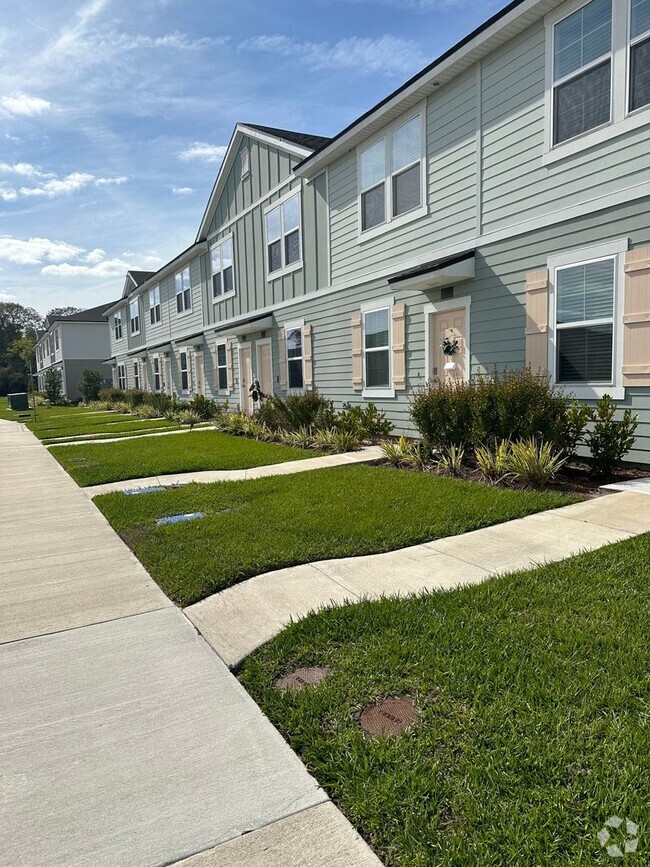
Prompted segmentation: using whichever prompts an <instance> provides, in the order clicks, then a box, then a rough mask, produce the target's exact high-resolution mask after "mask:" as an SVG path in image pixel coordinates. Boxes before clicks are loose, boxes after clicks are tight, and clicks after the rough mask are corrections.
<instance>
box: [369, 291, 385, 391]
mask: <svg viewBox="0 0 650 867" xmlns="http://www.w3.org/2000/svg"><path fill="white" fill-rule="evenodd" d="M363 368H364V370H363V383H364V388H389V387H390V309H389V308H388V307H382V308H380V309H378V310H366V311H364V313H363Z"/></svg>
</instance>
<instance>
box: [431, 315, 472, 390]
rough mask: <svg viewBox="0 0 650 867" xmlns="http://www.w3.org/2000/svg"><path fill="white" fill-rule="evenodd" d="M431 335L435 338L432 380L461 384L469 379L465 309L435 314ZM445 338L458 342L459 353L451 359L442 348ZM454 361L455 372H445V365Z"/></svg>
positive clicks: (432, 355)
mask: <svg viewBox="0 0 650 867" xmlns="http://www.w3.org/2000/svg"><path fill="white" fill-rule="evenodd" d="M431 317H432V320H433V321H432V327H431V334H432V336H433V340H432V344H433V345H432V347H431V370H430V375H431V379H433V380H436V379H440V380H442V381H443V382H449V381H456V382H461V381H462V380H464V379H468V375H467V374H468V371H467V342H466V340H467V336H466V328H467V314H466V310H465V308H464V307H459V308H458V309H457V310H445V311H444V312H441V313H433V314H431ZM445 337H447V338H449V339H450V340H457V341H458V352H457V353H456V354H455V355H453V356H451V357H449V356H446V355H445V354H444V353H443V351H442V348H441V343H442V342H443V340H444V339H445ZM448 361H454V362H455V363H456V367H455V369H454V370H445V369H444V368H445V364H446V363H447V362H448Z"/></svg>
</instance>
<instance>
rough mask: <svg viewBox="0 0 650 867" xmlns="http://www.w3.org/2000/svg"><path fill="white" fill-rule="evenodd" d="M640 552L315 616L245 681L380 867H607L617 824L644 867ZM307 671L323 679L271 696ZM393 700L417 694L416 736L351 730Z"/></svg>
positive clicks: (629, 545) (593, 556) (644, 593)
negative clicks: (605, 835) (634, 840)
mask: <svg viewBox="0 0 650 867" xmlns="http://www.w3.org/2000/svg"><path fill="white" fill-rule="evenodd" d="M403 475H405V476H406V475H408V474H403ZM649 559H650V535H645V536H641V537H638V538H636V539H632V540H629V541H626V542H621V543H619V544H616V545H612V546H609V547H607V548H603V549H601V550H599V551H597V552H594V553H590V554H584V555H581V556H579V557H575V558H572V559H570V560H566V561H564V562H561V563H555V564H551V565H547V566H544V567H542V568H538V569H535V570H532V571H528V572H522V573H518V574H515V575H511V576H506V577H504V578H497V579H491V580H488V581H486V582H485V583H482V584H480V585H477V586H473V587H469V588H465V589H459V590H454V591H450V592H445V593H442V592H440V593H431V594H426V595H423V596H420V597H413V598H408V599H402V600H399V599H384V600H380V601H376V602H362V603H359V604H355V605H351V606H346V607H343V608H336V609H332V610H327V611H324V612H321V613H319V614H315V615H312V616H310V617H308V618H306V619H305V620H302V621H300V622H298V623H296V624H293V625H291V626H290V627H288V628H287V629H286V630H284V632H282V633H281V634H280V635H279V636H278V637H277V638H276V639H274V640H273V641H272V642H271V643H270V644H269V645H267V646H266V647H264V648H262V649H261V650H259V651H257V652H256V653H255V654H254V655H253V656H252V657H251V658H249V659H248V660H247V661H245V663H244V665H243V668H242V670H241V672H240V678H241V681H242V683H243V684H244V686H245V687H246V688H247V689H248V691H249V692H250V693H251V695H252V697H253V698H254V699H255V701H256V702H257V703H258V704H259V705H260V707H261V708H262V710H263V711H264V712H265V713H266V714H267V715H268V717H269V718H270V719H271V721H272V722H273V724H274V725H275V726H276V727H277V728H278V729H279V730H280V731H281V732H282V733H283V735H284V736H285V738H286V739H287V740H288V742H289V743H290V744H291V746H292V747H293V748H294V749H295V750H296V752H297V753H298V754H299V756H300V757H301V759H302V761H303V762H304V763H305V765H306V766H307V768H308V769H309V771H310V772H311V773H312V774H313V775H314V776H315V777H316V779H317V780H318V781H319V782H320V783H321V785H323V787H324V788H325V789H326V791H327V792H328V794H329V795H330V796H331V797H332V799H333V800H334V801H335V803H336V804H337V805H338V806H339V807H340V808H341V809H342V810H343V812H344V813H345V814H346V815H347V816H348V818H349V819H350V820H351V822H352V823H353V825H354V826H355V827H356V828H357V829H358V830H359V831H360V832H361V834H362V835H363V836H364V837H365V839H366V840H367V841H368V842H369V843H370V844H371V845H372V846H373V848H374V849H375V850H376V852H377V853H378V855H379V856H380V858H382V860H383V861H384V863H385V864H386V865H388V867H413V865H431V864H435V865H440V867H452V865H453V867H475V865H481V867H503V865H506V864H512V865H533V864H534V865H540V867H541V865H548V867H551V865H553V867H558V865H566V867H577V865H591V864H594V863H603V864H604V863H609V860H610V859H609V857H608V856H607V855H606V854H605V853H604V851H603V849H602V848H601V845H600V843H599V840H598V837H597V833H598V832H599V831H600V830H601V828H602V827H603V825H604V822H605V821H606V820H607V819H608V817H610V816H614V815H616V816H620V817H622V818H623V819H626V818H627V819H629V820H630V821H632V822H634V823H637V824H639V826H640V834H639V837H640V839H639V851H638V853H637V854H636V855H635V854H630V855H629V856H626V859H627V858H629V859H630V863H635V864H636V863H637V862H638V863H639V864H641V863H646V859H647V852H648V848H647V846H648V842H647V840H644V830H645V829H646V828H647V822H648V818H649V814H648V804H649V803H650V776H649V775H648V773H647V756H648V755H649V754H650V729H649V728H648V726H647V714H648V706H649V702H650V691H649V689H648V678H647V672H648V670H649V669H650V649H649V647H648V642H647V637H646V634H647V623H648V619H649V618H650V585H649V584H648V571H647V563H648V560H649ZM305 666H317V667H321V668H325V669H327V671H328V674H327V675H326V677H325V678H324V679H323V680H322V681H321V682H320V684H319V685H318V686H315V687H314V686H311V687H307V688H305V689H302V690H300V691H284V692H281V691H279V690H278V689H276V688H275V683H276V681H277V680H278V679H280V678H282V677H284V676H286V675H288V674H289V673H290V672H292V671H294V670H295V669H297V668H303V667H305ZM390 696H401V697H409V698H410V699H411V700H413V701H414V704H415V708H416V711H417V719H416V722H415V725H413V726H412V727H411V728H410V729H409V730H407V731H406V732H405V733H404V734H401V735H397V736H383V737H372V736H370V735H368V734H364V732H363V731H362V730H361V728H360V725H359V712H360V711H361V710H362V708H364V707H366V706H368V705H371V706H372V705H373V704H374V703H375V702H376V701H378V700H381V699H384V698H386V697H390ZM624 827H625V825H623V828H624ZM610 831H611V833H612V835H613V840H612V842H614V841H617V842H621V837H622V838H623V839H624V835H621V834H619V835H618V837H617V836H616V834H617V832H616V830H615V829H611V828H610ZM644 855H645V858H644Z"/></svg>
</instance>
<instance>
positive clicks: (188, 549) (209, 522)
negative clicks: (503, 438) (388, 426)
mask: <svg viewBox="0 0 650 867" xmlns="http://www.w3.org/2000/svg"><path fill="white" fill-rule="evenodd" d="M193 436H199V434H196V435H193ZM169 439H173V437H169ZM150 442H151V441H150ZM154 442H155V440H154ZM133 445H134V446H135V447H136V448H138V447H139V446H140V443H134V444H133ZM89 448H91V446H84V447H83V449H84V451H83V454H86V449H89ZM98 448H99V449H101V450H102V452H103V451H104V449H108V448H112V446H98ZM60 451H64V449H61V450H60ZM70 451H73V450H72V449H68V448H66V449H65V452H70ZM80 471H81V470H75V472H80ZM575 499H576V498H575V497H569V496H566V495H564V494H559V493H555V492H544V493H540V492H535V491H515V490H506V489H500V488H494V487H488V486H487V485H482V484H478V483H471V482H462V481H457V480H454V479H447V478H441V477H436V476H431V475H428V474H424V473H421V474H418V473H407V472H404V471H402V470H390V469H386V468H383V467H369V466H362V465H357V466H345V467H336V468H333V469H323V470H312V471H310V472H307V473H298V474H295V475H290V476H276V477H274V478H267V479H252V480H249V481H244V482H222V483H220V484H211V485H188V486H187V487H185V488H181V489H178V490H169V491H164V492H160V493H150V494H146V495H143V496H136V497H129V496H126V495H124V494H122V493H114V494H106V495H104V496H102V497H97V498H96V499H95V503H96V504H97V505H98V506H99V508H100V509H101V510H102V511H103V513H104V514H105V515H106V517H107V518H108V520H109V521H110V522H111V524H112V525H113V527H114V528H115V529H116V530H117V532H118V533H120V535H121V536H122V537H123V539H124V540H125V541H126V543H127V544H128V545H129V546H130V547H131V548H132V549H133V551H134V552H135V554H136V556H137V557H138V558H139V559H140V561H141V562H142V563H143V564H144V566H145V568H146V569H148V570H149V572H150V574H151V575H152V576H153V577H154V578H155V580H156V581H157V582H158V583H159V584H160V586H161V587H162V589H163V590H164V591H165V592H166V593H167V594H168V596H170V597H171V598H172V599H174V600H175V601H176V602H179V603H180V604H182V605H189V604H190V603H192V602H197V601H198V600H199V599H202V598H203V597H205V596H208V595H209V594H211V593H214V592H215V591H217V590H222V589H223V588H224V587H227V586H228V585H230V584H234V583H235V582H237V581H241V580H242V579H244V578H248V577H250V576H252V575H256V574H258V573H260V572H268V571H269V570H272V569H279V568H281V567H284V566H294V565H297V564H299V563H309V562H313V561H314V560H322V559H328V558H332V557H346V556H355V555H360V554H374V553H378V552H381V551H391V550H395V549H397V548H403V547H405V546H407V545H414V544H417V543H419V542H426V541H430V540H432V539H438V538H440V537H442V536H452V535H454V534H456V533H464V532H466V531H468V530H475V529H478V528H479V527H485V526H488V525H489V524H497V523H499V522H501V521H508V520H510V519H512V518H520V517H522V516H523V515H527V514H530V513H532V512H539V511H542V510H543V509H549V508H553V507H556V506H561V505H565V504H566V503H570V502H574V501H575ZM196 511H200V512H205V513H206V516H207V517H205V518H202V519H201V520H197V521H193V522H190V523H186V524H177V525H172V526H162V527H158V526H156V524H155V520H156V519H157V518H160V517H164V516H166V515H175V514H183V513H187V512H196Z"/></svg>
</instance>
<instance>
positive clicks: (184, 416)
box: [177, 409, 202, 430]
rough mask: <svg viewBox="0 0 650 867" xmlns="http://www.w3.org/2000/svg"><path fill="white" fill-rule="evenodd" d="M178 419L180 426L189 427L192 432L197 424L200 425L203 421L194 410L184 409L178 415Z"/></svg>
mask: <svg viewBox="0 0 650 867" xmlns="http://www.w3.org/2000/svg"><path fill="white" fill-rule="evenodd" d="M177 419H178V423H179V424H181V425H183V424H184V425H187V426H188V427H189V429H190V430H192V428H193V427H194V425H195V424H199V423H200V422H201V421H202V419H201V416H200V415H199V414H198V413H197V412H194V410H192V409H182V410H181V411H180V412H179V413H178V416H177Z"/></svg>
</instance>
